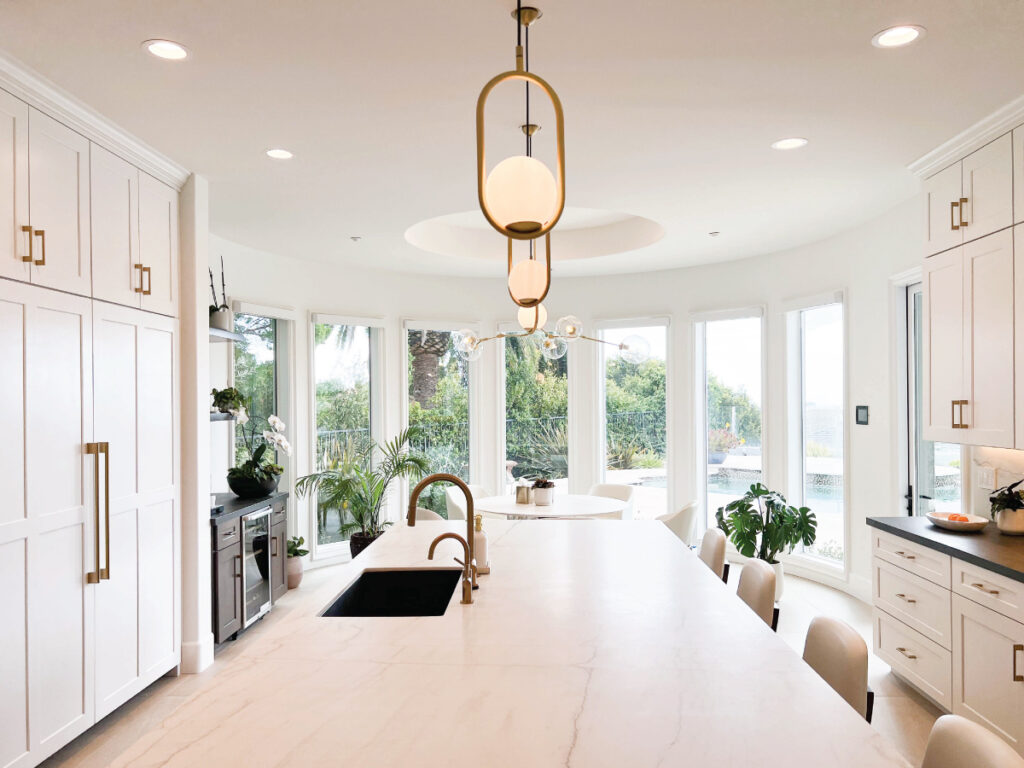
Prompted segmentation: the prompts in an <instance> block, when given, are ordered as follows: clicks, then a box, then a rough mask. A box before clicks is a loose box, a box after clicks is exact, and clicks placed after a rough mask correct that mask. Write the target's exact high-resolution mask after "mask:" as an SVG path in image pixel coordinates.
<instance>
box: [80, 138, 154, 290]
mask: <svg viewBox="0 0 1024 768" xmlns="http://www.w3.org/2000/svg"><path fill="white" fill-rule="evenodd" d="M89 154H90V164H89V165H90V173H89V185H90V193H91V194H90V202H91V207H90V217H91V221H92V295H93V296H94V297H96V298H97V299H103V300H104V301H112V302H114V303H115V304H123V305H125V306H129V307H141V306H142V290H143V289H142V278H143V274H142V264H141V263H140V261H139V171H138V169H137V168H135V167H134V166H133V165H131V164H130V163H128V162H126V161H124V160H122V159H121V158H120V157H118V156H117V155H115V154H113V153H112V152H108V151H107V150H105V149H103V148H102V147H100V146H97V145H96V144H92V145H90V149H89Z"/></svg>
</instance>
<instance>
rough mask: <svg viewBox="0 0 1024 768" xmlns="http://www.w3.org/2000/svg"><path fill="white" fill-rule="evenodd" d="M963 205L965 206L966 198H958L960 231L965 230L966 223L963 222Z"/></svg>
mask: <svg viewBox="0 0 1024 768" xmlns="http://www.w3.org/2000/svg"><path fill="white" fill-rule="evenodd" d="M965 205H967V198H966V197H961V198H960V205H959V206H958V207H959V208H960V228H961V229H966V228H967V222H966V221H964V206H965Z"/></svg>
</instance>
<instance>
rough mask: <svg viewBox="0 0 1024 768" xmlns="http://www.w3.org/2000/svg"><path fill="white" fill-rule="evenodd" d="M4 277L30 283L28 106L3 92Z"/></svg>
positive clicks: (0, 224)
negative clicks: (27, 228) (25, 230)
mask: <svg viewBox="0 0 1024 768" xmlns="http://www.w3.org/2000/svg"><path fill="white" fill-rule="evenodd" d="M0 179H4V180H5V181H4V183H3V184H2V185H0V277H10V278H13V279H15V280H24V281H25V282H28V280H29V278H30V276H31V271H32V268H31V266H30V265H29V262H27V261H25V259H27V258H28V249H29V241H30V240H31V235H30V234H28V233H27V232H23V231H22V227H27V226H28V223H29V222H28V105H27V104H26V103H25V102H23V101H21V100H20V99H16V98H14V97H13V96H11V95H10V94H9V93H7V91H0Z"/></svg>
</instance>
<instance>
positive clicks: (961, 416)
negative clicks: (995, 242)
mask: <svg viewBox="0 0 1024 768" xmlns="http://www.w3.org/2000/svg"><path fill="white" fill-rule="evenodd" d="M964 226H967V225H966V224H965V225H964ZM956 404H957V405H959V406H960V429H967V428H968V427H967V424H965V423H964V406H965V405H967V401H966V400H957V401H956Z"/></svg>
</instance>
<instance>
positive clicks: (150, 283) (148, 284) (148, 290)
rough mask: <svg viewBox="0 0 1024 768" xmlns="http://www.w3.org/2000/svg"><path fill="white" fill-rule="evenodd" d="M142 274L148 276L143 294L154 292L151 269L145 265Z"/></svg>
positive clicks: (147, 294)
mask: <svg viewBox="0 0 1024 768" xmlns="http://www.w3.org/2000/svg"><path fill="white" fill-rule="evenodd" d="M142 275H143V277H145V278H146V287H145V289H143V291H142V295H143V296H149V294H151V293H152V292H153V274H152V273H151V272H150V271H149V267H143V268H142ZM140 282H141V281H140Z"/></svg>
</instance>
